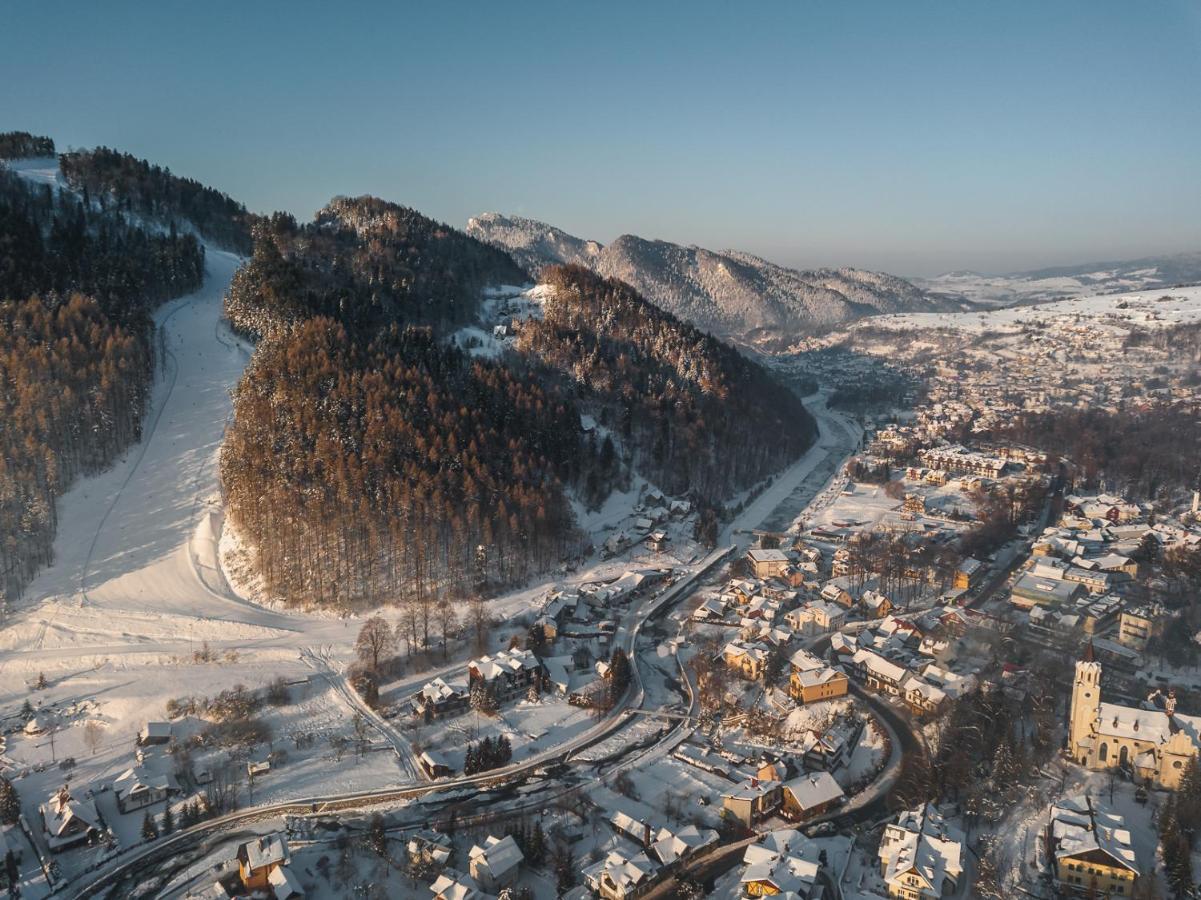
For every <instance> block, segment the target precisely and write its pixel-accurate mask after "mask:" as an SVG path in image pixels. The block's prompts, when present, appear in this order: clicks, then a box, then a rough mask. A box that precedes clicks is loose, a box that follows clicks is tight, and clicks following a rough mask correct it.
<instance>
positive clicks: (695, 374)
mask: <svg viewBox="0 0 1201 900" xmlns="http://www.w3.org/2000/svg"><path fill="white" fill-rule="evenodd" d="M542 279H543V281H544V282H546V283H547V284H549V285H550V286H551V287H552V288H553V291H552V292H551V294H550V295H549V297H548V299H547V301H546V303H545V308H544V317H543V318H542V319H531V320H530V321H528V322H525V323H522V325H521V329H520V332H519V336H518V342H517V346H518V349H519V350H520V351H521V352H522V353H524V354H526V355H527V356H528V357H530V358H531V359H533V360H535V361H537V362H538V363H539V364H541V365H543V366H547V367H549V368H550V369H552V370H554V371H555V372H557V373H559V374H560V375H561V376H562V378H563V380H564V382H565V383H566V384H568V385H570V386H571V387H572V389H573V390H574V392H575V395H576V399H577V402H578V403H579V405H580V408H581V409H582V410H584V411H585V412H589V413H592V414H594V415H595V416H596V418H597V420H598V421H599V422H600V423H601V424H602V425H603V426H605V427H606V428H607V429H608V431H609V433H610V434H611V435H612V436H613V437H614V439H615V440H617V441H618V443H619V449H620V451H621V453H622V455H623V456H624V457H625V458H626V459H627V460H629V461H630V462H631V463H632V465H633V466H634V468H636V469H637V470H638V471H639V472H641V473H642V474H643V475H644V476H645V477H646V478H648V479H650V480H651V481H652V482H654V483H655V484H657V485H659V486H660V487H661V488H662V489H663V490H665V491H667V492H668V493H672V494H684V493H692V494H693V495H694V496H696V497H697V498H698V499H701V500H704V501H716V500H721V499H725V498H727V497H729V496H730V495H731V494H732V493H734V492H736V491H737V490H739V489H742V488H746V487H749V486H750V485H752V484H754V483H755V482H756V481H758V480H759V479H761V478H763V477H764V476H765V475H768V474H770V473H771V472H774V471H776V470H777V469H779V468H781V467H783V466H784V465H786V464H787V463H788V462H790V461H792V460H794V459H796V458H797V457H798V456H799V455H800V454H801V453H802V452H803V451H804V450H805V449H806V448H807V447H808V446H809V444H810V443H812V441H813V437H814V435H815V434H816V426H815V424H814V422H813V419H812V418H811V417H810V416H809V414H808V412H807V411H806V410H805V408H804V406H803V405H802V404H801V402H800V400H799V399H798V398H797V396H796V395H795V394H794V393H793V392H792V391H790V390H789V389H788V388H786V387H784V386H783V385H781V384H780V383H779V382H777V381H775V380H774V379H773V378H772V377H771V376H769V375H768V374H767V372H766V371H764V370H763V369H762V368H760V367H759V366H757V365H755V364H754V363H752V362H750V361H749V360H747V359H746V358H745V357H743V356H742V355H741V354H739V353H738V352H737V351H736V350H734V349H733V348H732V347H730V346H729V345H727V344H724V343H722V342H721V341H719V340H718V339H717V338H714V337H712V336H711V335H708V334H705V333H704V332H701V331H699V330H697V329H696V328H694V327H692V326H690V325H686V324H684V323H683V322H681V321H679V320H678V319H676V318H675V317H674V316H673V315H671V314H670V313H667V312H664V311H663V310H661V309H659V308H658V307H655V306H652V305H651V304H650V303H648V302H646V301H645V300H643V299H642V297H640V296H639V295H638V293H637V292H636V291H634V289H633V288H631V287H630V286H629V285H627V284H625V283H624V282H621V281H617V280H616V279H611V278H602V277H601V276H599V275H596V274H595V273H593V272H592V271H590V270H588V269H585V268H583V267H582V266H553V267H549V268H547V269H545V270H543V273H542Z"/></svg>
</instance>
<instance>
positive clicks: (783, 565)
mask: <svg viewBox="0 0 1201 900" xmlns="http://www.w3.org/2000/svg"><path fill="white" fill-rule="evenodd" d="M746 558H747V561H748V562H749V563H750V565H751V571H752V572H754V573H755V577H756V578H764V579H766V578H775V577H777V576H779V575H782V574H784V570H785V569H787V568H788V566H789V565H790V562H791V561H790V560H789V558H788V554H787V553H785V552H784V551H783V550H778V549H775V548H764V547H752V548H751V549H750V550H748V551H747V554H746Z"/></svg>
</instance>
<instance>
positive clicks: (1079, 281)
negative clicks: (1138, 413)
mask: <svg viewBox="0 0 1201 900" xmlns="http://www.w3.org/2000/svg"><path fill="white" fill-rule="evenodd" d="M913 281H914V283H915V284H918V285H920V286H921V287H922V288H924V289H925V290H926V291H927V292H929V293H930V294H931V295H933V296H936V297H943V298H945V299H948V300H951V301H952V302H954V301H966V302H970V303H981V304H987V305H990V306H1008V305H1010V304H1015V303H1046V302H1052V301H1055V300H1068V299H1071V298H1074V297H1086V296H1091V295H1094V294H1118V293H1122V292H1124V291H1146V290H1156V289H1158V288H1170V287H1178V286H1181V285H1187V284H1196V283H1199V282H1201V252H1197V253H1176V254H1164V255H1159V256H1143V257H1139V258H1138V259H1128V260H1120V261H1112V260H1111V261H1109V262H1093V263H1083V264H1080V265H1068V266H1047V267H1044V268H1041V269H1030V270H1027V271H1024V272H1011V273H1008V274H1004V275H988V274H983V273H980V272H973V271H970V270H966V271H965V270H959V271H954V272H945V273H943V274H942V275H937V276H935V277H933V278H915V279H913Z"/></svg>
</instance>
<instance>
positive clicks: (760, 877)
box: [739, 829, 825, 900]
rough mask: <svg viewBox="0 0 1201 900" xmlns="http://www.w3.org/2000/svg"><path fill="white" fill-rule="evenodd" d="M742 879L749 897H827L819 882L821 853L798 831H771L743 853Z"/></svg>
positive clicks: (806, 899) (799, 898) (803, 898)
mask: <svg viewBox="0 0 1201 900" xmlns="http://www.w3.org/2000/svg"><path fill="white" fill-rule="evenodd" d="M742 865H743V869H742V875H741V878H740V879H739V881H740V884H741V887H742V892H743V894H744V895H745V896H747V897H774V896H785V897H789V898H797V900H813V898H817V897H822V896H825V895H824V893H823V889H822V884H821V881H820V878H819V876H820V873H821V869H822V863H821V849H820V848H819V846H818V845H817V844H816V843H814V842H813V841H811V840H809V839H808V838H806V837H805V836H804V835H802V834H801V833H800V832H799V831H796V830H795V829H786V830H781V831H769V832H768V833H767V834H765V835H763V836H762V837H761V838H759V840H758V841H757V842H755V843H753V844H750V845H749V846H748V847H747V848H746V850H745V851H744V852H743V856H742Z"/></svg>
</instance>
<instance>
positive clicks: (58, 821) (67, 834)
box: [38, 787, 101, 853]
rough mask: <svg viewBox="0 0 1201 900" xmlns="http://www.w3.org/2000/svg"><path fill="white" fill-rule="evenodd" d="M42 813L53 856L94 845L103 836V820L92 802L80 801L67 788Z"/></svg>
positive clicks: (52, 799)
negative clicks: (75, 848)
mask: <svg viewBox="0 0 1201 900" xmlns="http://www.w3.org/2000/svg"><path fill="white" fill-rule="evenodd" d="M38 811H39V812H40V813H41V816H42V830H43V831H44V832H45V833H46V845H47V846H48V847H49V848H50V852H51V853H58V852H60V851H62V850H67V849H69V848H71V847H76V846H78V845H80V844H86V843H91V842H92V841H94V840H95V839H96V838H97V837H99V835H100V831H101V819H100V814H99V813H98V812H97V811H96V804H95V803H94V802H93V801H91V800H76V799H75V798H74V797H72V796H71V792H70V791H69V790H67V788H66V787H63V788H61V789H60V790H58V791H56V792H55V793H54V794H52V795H51V797H50V799H49V800H47V801H46V802H45V803H43V804H42V805H41V806H40V807H39V808H38Z"/></svg>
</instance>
